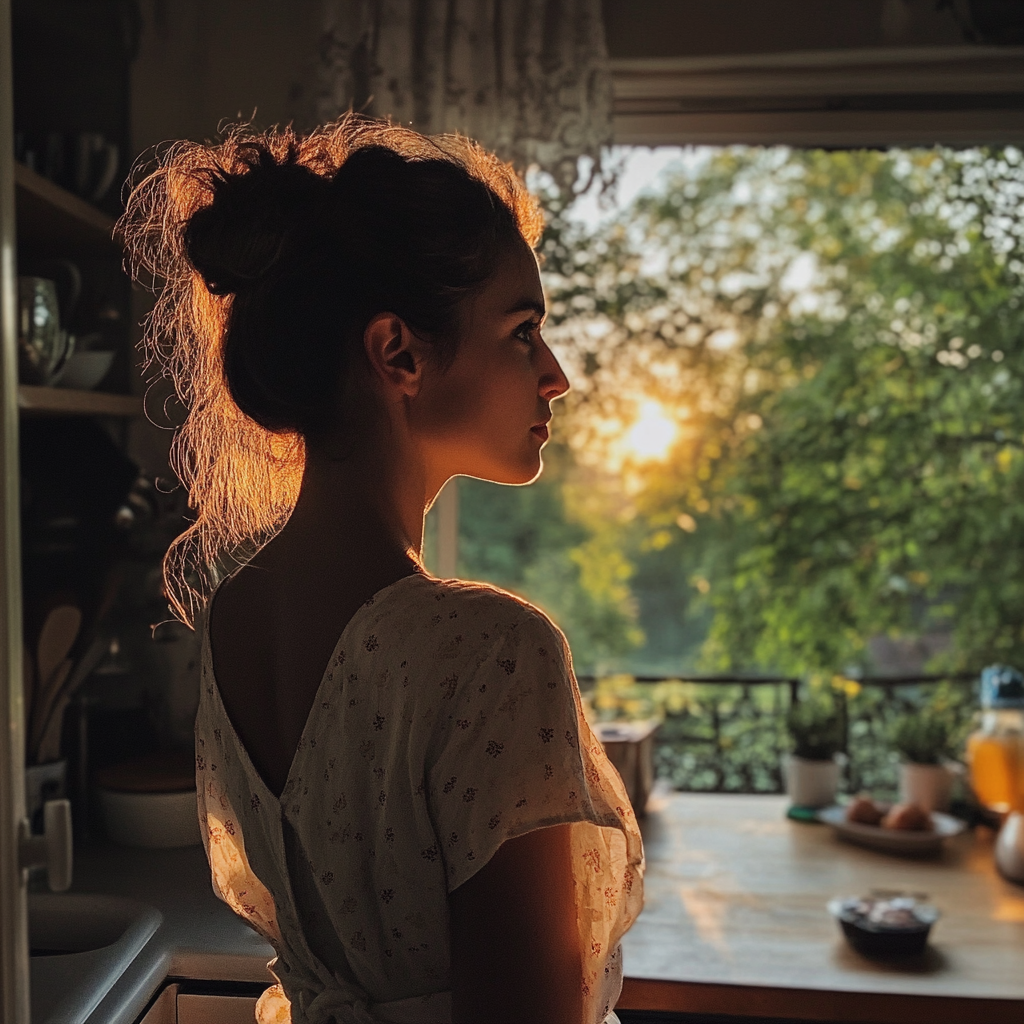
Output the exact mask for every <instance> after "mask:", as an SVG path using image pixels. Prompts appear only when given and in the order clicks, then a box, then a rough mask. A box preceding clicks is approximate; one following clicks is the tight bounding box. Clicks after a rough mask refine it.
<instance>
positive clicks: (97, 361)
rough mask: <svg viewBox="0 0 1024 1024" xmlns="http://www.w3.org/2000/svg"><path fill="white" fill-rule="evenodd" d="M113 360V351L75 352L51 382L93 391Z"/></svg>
mask: <svg viewBox="0 0 1024 1024" xmlns="http://www.w3.org/2000/svg"><path fill="white" fill-rule="evenodd" d="M113 362H114V353H113V352H75V353H74V354H72V355H71V356H70V357H69V358H68V361H67V362H66V363H65V364H64V366H63V368H62V369H61V371H60V372H59V373H58V374H57V375H56V376H55V377H54V378H53V380H52V382H51V383H52V384H53V386H54V387H56V388H70V389H72V390H75V391H92V389H93V388H94V387H96V385H97V384H99V382H100V381H101V380H103V378H104V377H106V375H107V374H108V373H109V372H110V367H111V364H112V363H113Z"/></svg>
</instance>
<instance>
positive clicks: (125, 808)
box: [96, 787, 202, 849]
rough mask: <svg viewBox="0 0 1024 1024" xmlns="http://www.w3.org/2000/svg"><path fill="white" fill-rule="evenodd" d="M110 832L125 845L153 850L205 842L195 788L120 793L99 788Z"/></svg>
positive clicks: (98, 792) (108, 833)
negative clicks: (167, 791)
mask: <svg viewBox="0 0 1024 1024" xmlns="http://www.w3.org/2000/svg"><path fill="white" fill-rule="evenodd" d="M96 795H97V797H98V798H99V805H100V808H101V809H102V812H103V821H104V824H105V825H106V827H107V835H108V836H109V837H110V839H111V840H113V842H115V843H121V844H123V845H125V846H146V847H150V848H152V849H160V848H168V847H175V846H195V845H197V844H198V843H201V842H202V835H201V834H200V832H199V810H198V806H197V803H196V791H195V790H194V789H193V790H191V791H185V792H181V793H119V792H118V791H117V790H114V789H103V788H102V787H98V788H97V789H96Z"/></svg>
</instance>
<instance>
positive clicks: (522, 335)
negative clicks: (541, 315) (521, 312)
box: [512, 320, 540, 346]
mask: <svg viewBox="0 0 1024 1024" xmlns="http://www.w3.org/2000/svg"><path fill="white" fill-rule="evenodd" d="M539 330H540V323H539V322H538V321H536V320H527V321H526V323H523V324H520V325H519V326H518V327H517V328H516V329H515V330H514V331H513V332H512V333H513V334H514V335H515V337H516V338H518V339H519V340H520V341H521V342H523V343H524V344H527V345H530V346H532V345H533V343H534V340H535V338H534V335H536V333H537V332H538V331H539Z"/></svg>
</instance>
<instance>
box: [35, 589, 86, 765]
mask: <svg viewBox="0 0 1024 1024" xmlns="http://www.w3.org/2000/svg"><path fill="white" fill-rule="evenodd" d="M81 625H82V613H81V612H80V611H79V610H78V609H77V608H76V607H75V606H74V605H68V604H65V605H58V606H57V607H56V608H54V609H53V610H52V611H51V612H50V614H49V615H47V616H46V621H45V622H44V623H43V628H42V629H41V630H40V632H39V643H38V645H37V648H36V670H37V678H38V680H39V685H38V687H37V689H36V694H35V699H34V701H33V706H32V725H31V729H30V730H29V746H30V749H33V750H36V751H38V748H39V743H40V741H41V740H42V737H43V732H44V730H45V729H46V726H47V724H48V722H49V720H50V716H51V712H52V711H53V708H54V705H55V704H56V702H57V698H58V697H59V696H60V691H61V688H62V687H63V686H64V684H65V682H66V681H67V678H68V675H69V674H70V672H71V664H70V662H69V663H68V665H67V668H66V669H65V668H64V667H63V664H64V662H65V660H66V659H67V656H68V654H69V653H70V651H71V648H72V647H73V646H74V643H75V640H76V639H77V638H78V630H79V629H80V628H81Z"/></svg>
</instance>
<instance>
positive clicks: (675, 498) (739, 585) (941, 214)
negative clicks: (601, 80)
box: [545, 148, 1024, 674]
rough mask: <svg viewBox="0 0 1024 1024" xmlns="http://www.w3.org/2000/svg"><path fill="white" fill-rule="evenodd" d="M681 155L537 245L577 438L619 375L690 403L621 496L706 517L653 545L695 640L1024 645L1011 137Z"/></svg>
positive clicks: (625, 409)
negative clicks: (682, 596)
mask: <svg viewBox="0 0 1024 1024" xmlns="http://www.w3.org/2000/svg"><path fill="white" fill-rule="evenodd" d="M689 166H690V169H689V170H688V171H687V172H686V173H685V174H681V175H680V176H679V177H678V178H677V179H676V180H674V181H672V182H670V183H669V184H668V185H667V187H666V188H665V189H664V190H663V191H662V192H661V193H659V194H656V195H651V196H647V197H643V198H641V199H640V200H638V201H637V202H636V204H635V205H634V207H633V209H631V210H630V211H628V212H627V213H625V214H624V215H623V216H622V217H621V218H620V220H619V222H618V223H617V224H614V225H612V227H611V228H609V229H608V230H607V231H606V232H604V233H603V234H601V235H600V236H594V237H587V236H585V234H584V233H583V232H582V231H581V230H580V229H579V228H578V227H574V226H573V225H571V224H569V223H567V222H565V221H562V220H559V219H558V218H557V217H556V218H555V220H554V222H553V225H552V228H551V230H550V232H549V235H548V238H547V239H546V241H545V253H546V254H547V256H548V263H547V265H546V268H545V269H546V273H548V275H549V277H548V287H549V290H550V294H551V300H552V310H553V313H554V314H555V319H556V320H559V321H560V326H559V325H556V327H555V329H554V332H553V337H554V338H555V340H556V341H558V343H559V345H560V346H561V351H562V352H563V353H564V354H565V355H566V357H567V358H568V359H569V360H570V362H572V360H574V359H575V360H577V363H578V366H579V367H580V368H581V369H582V370H583V371H584V372H581V373H579V374H577V377H576V380H577V381H578V382H579V383H578V386H577V392H576V394H575V395H574V396H573V397H572V399H571V403H572V404H571V405H570V407H569V408H570V413H571V418H572V421H573V427H572V430H571V431H570V435H571V436H572V438H573V441H572V443H573V445H575V446H576V449H577V454H578V455H579V457H580V458H586V459H589V460H590V462H591V464H594V462H595V461H597V462H599V461H600V444H601V443H602V442H601V440H600V438H601V435H600V433H599V432H598V431H595V430H594V429H591V427H592V424H594V423H597V422H599V421H604V422H607V421H609V420H610V419H614V418H615V417H618V418H619V419H620V420H621V421H622V422H628V416H629V415H630V413H629V410H630V409H631V408H633V406H634V405H635V401H636V396H638V395H640V396H654V397H656V398H658V399H659V400H660V401H661V402H662V404H663V405H664V406H665V407H666V408H676V409H679V408H683V407H685V408H686V409H687V411H688V415H689V418H688V419H687V420H686V421H685V422H684V428H683V429H682V430H681V433H680V438H679V441H678V442H677V444H676V446H675V448H674V449H673V451H672V454H671V457H670V459H668V460H667V461H666V462H664V463H658V462H652V463H650V464H648V465H646V466H644V467H642V468H641V469H638V470H637V471H636V479H635V481H634V486H633V489H632V491H631V493H630V497H629V500H630V502H631V503H632V506H633V509H634V514H635V515H636V516H637V517H638V521H639V522H640V523H644V522H646V523H649V524H652V525H651V528H650V529H651V530H654V529H655V528H656V524H663V523H666V522H668V523H672V522H678V521H686V520H681V517H684V516H685V517H689V520H690V521H692V522H694V523H696V524H698V525H699V529H697V530H696V531H695V532H693V533H692V534H690V533H689V532H688V533H687V535H686V537H685V541H684V540H683V538H682V537H680V541H679V543H677V544H674V545H672V546H670V547H669V548H667V549H666V552H665V557H672V558H674V559H676V560H677V564H678V565H679V566H680V569H682V567H683V566H684V565H685V566H686V569H685V575H686V578H691V579H696V578H699V579H700V580H703V581H704V582H705V585H706V586H705V590H702V594H703V593H705V592H706V593H707V597H706V598H704V600H705V601H709V602H710V604H711V607H712V608H713V611H714V618H713V622H712V624H711V628H710V632H709V635H708V639H707V642H706V645H705V651H704V660H705V664H706V665H707V666H708V667H714V668H716V669H729V668H733V669H735V668H745V669H751V668H764V669H771V670H775V671H783V672H791V673H797V674H799V673H808V672H812V671H817V670H825V671H828V672H831V671H834V670H837V669H840V668H845V667H846V666H854V665H861V666H863V667H865V668H868V667H870V654H869V644H868V642H869V640H870V639H871V638H872V637H873V636H877V635H879V634H887V635H890V636H894V637H905V638H913V637H915V636H920V635H924V634H929V633H931V634H935V633H938V634H943V633H949V634H950V635H951V644H950V645H949V646H948V649H947V653H946V654H945V655H943V656H942V658H941V659H940V661H941V662H942V664H941V665H938V666H937V667H949V668H959V667H963V666H974V665H976V664H978V663H984V662H988V661H992V660H993V659H994V658H1000V659H1008V660H1010V661H1024V227H1022V224H1024V212H1022V211H1024V207H1022V203H1024V164H1022V161H1021V157H1020V154H1019V153H1017V152H1016V151H1015V150H1011V149H1006V150H993V151H985V150H972V151H962V152H953V151H944V150H918V151H906V152H901V151H890V152H875V151H872V152H866V151H848V152H827V153H826V152H820V151H789V150H782V149H774V150H757V149H740V148H734V149H729V150H720V151H709V152H708V153H707V154H706V155H705V156H704V158H703V159H702V160H695V161H693V162H692V163H691V164H690V165H689ZM595 453H596V454H595ZM631 530H632V532H630V531H629V530H625V529H623V530H621V531H620V537H621V540H620V541H619V543H620V544H621V545H622V549H623V551H624V552H625V557H626V558H627V560H630V561H632V562H633V564H639V562H640V559H641V553H640V552H638V551H637V550H635V549H633V548H630V546H629V545H630V544H634V543H636V538H637V537H639V536H641V535H642V534H644V530H642V529H641V528H640V527H636V528H631ZM648 532H650V531H648ZM684 552H685V553H684Z"/></svg>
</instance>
